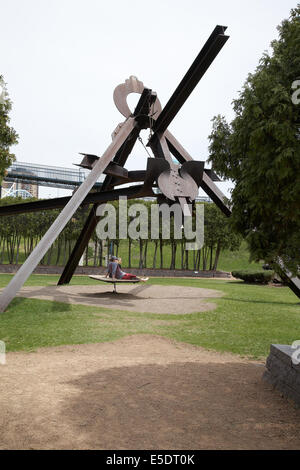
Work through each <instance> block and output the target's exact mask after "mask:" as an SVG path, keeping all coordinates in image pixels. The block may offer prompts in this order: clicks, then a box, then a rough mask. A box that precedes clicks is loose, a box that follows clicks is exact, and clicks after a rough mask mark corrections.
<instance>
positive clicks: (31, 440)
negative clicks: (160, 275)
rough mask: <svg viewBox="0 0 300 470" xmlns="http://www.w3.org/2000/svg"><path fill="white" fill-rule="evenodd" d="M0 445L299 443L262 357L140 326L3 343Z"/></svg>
mask: <svg viewBox="0 0 300 470" xmlns="http://www.w3.org/2000/svg"><path fill="white" fill-rule="evenodd" d="M0 373H1V381H0V391H1V393H0V410H1V413H0V426H1V435H0V448H1V449H8V448H13V449H54V448H57V449H299V447H300V432H299V431H300V419H299V418H300V411H299V410H297V409H295V408H294V406H293V405H292V404H291V403H289V402H287V401H286V400H284V399H283V398H281V397H280V395H279V394H278V393H276V392H274V391H273V390H272V388H271V387H270V386H269V385H268V384H266V383H265V382H263V381H262V380H261V377H262V373H263V364H262V363H260V362H254V361H251V362H250V361H247V360H243V359H241V358H239V357H238V356H233V355H230V354H219V353H215V352H208V351H206V350H203V349H201V348H198V347H193V346H191V345H187V344H183V343H177V342H174V341H171V340H168V339H165V338H161V337H157V336H150V335H139V336H130V337H126V338H124V339H122V340H119V341H114V342H110V343H102V344H90V345H78V346H61V347H56V348H45V349H41V350H39V351H38V352H35V353H8V354H7V364H6V365H2V366H0Z"/></svg>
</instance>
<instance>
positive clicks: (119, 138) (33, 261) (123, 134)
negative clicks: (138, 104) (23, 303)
mask: <svg viewBox="0 0 300 470" xmlns="http://www.w3.org/2000/svg"><path fill="white" fill-rule="evenodd" d="M135 124H136V121H135V119H134V118H133V117H130V118H128V119H127V120H126V121H125V122H124V124H123V126H122V127H121V129H120V131H119V133H118V134H117V135H116V136H115V138H114V139H113V141H112V143H111V144H110V145H109V146H108V148H107V149H106V151H105V152H104V154H103V155H102V157H101V158H100V159H99V161H98V162H97V163H96V165H95V166H94V168H93V170H92V171H91V172H90V174H89V175H88V177H87V178H86V179H85V181H84V182H83V183H82V184H81V186H79V188H78V190H77V191H76V192H75V193H74V194H73V196H72V198H71V199H70V201H69V202H68V204H67V205H66V206H65V208H64V209H63V210H62V211H61V213H60V214H59V216H58V217H57V219H56V220H55V222H54V223H53V224H52V225H51V227H50V228H49V230H48V231H47V232H46V234H45V235H44V236H43V238H42V239H41V241H40V242H39V243H38V245H37V246H36V247H35V249H34V250H33V251H32V253H31V254H30V255H29V257H28V258H27V260H26V261H25V263H24V264H23V265H22V266H21V267H20V269H19V270H18V272H17V273H16V274H15V276H14V277H13V279H12V280H11V281H10V283H9V284H8V285H7V286H6V287H5V289H4V290H3V292H2V294H1V297H0V312H4V310H5V309H6V307H7V306H8V305H9V303H10V302H11V301H12V299H13V298H14V297H15V296H16V294H17V292H18V291H19V290H20V288H21V287H22V286H23V284H24V282H25V281H26V280H27V279H28V277H29V276H30V274H31V273H32V272H33V270H34V269H35V268H36V266H37V265H38V263H39V262H40V260H41V259H42V258H43V256H44V255H45V254H46V253H47V251H48V249H49V248H50V246H51V245H52V243H53V242H54V241H55V240H56V238H57V237H58V235H59V234H60V232H61V231H62V230H63V229H64V227H65V226H66V225H67V223H68V221H69V220H70V219H71V217H72V216H73V214H74V213H75V212H76V210H77V209H78V207H79V206H80V204H81V203H82V201H83V200H84V199H85V197H86V196H87V195H88V193H89V191H90V190H91V188H92V187H93V186H94V184H95V183H96V181H97V179H98V178H99V176H100V175H101V173H103V171H104V170H105V168H106V167H107V165H108V164H109V162H110V161H111V160H112V159H113V156H114V155H115V154H116V152H117V151H118V150H119V148H120V147H121V146H122V144H123V143H124V141H125V140H126V138H127V137H128V135H129V134H130V132H131V131H132V129H133V128H134V127H135Z"/></svg>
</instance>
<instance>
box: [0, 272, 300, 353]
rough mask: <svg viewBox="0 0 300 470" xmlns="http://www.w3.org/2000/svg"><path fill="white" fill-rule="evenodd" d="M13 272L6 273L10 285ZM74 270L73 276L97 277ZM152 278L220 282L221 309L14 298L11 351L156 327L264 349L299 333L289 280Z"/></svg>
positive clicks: (0, 325)
mask: <svg viewBox="0 0 300 470" xmlns="http://www.w3.org/2000/svg"><path fill="white" fill-rule="evenodd" d="M10 278H11V276H9V275H0V285H1V287H3V286H5V285H6V284H7V282H8V281H9V279H10ZM57 280H58V276H42V275H32V276H31V277H30V279H29V280H28V282H27V285H37V286H41V285H49V284H55V283H56V281H57ZM94 282H95V281H93V280H92V279H89V278H88V277H86V276H76V277H74V278H73V281H72V283H73V284H81V285H84V284H94ZM149 282H150V283H151V284H154V285H155V284H160V285H166V286H167V285H178V286H193V287H205V288H213V289H219V290H221V291H223V292H224V294H225V295H224V297H222V298H217V299H211V301H213V302H214V303H216V304H217V309H216V310H213V311H209V312H204V313H195V314H192V315H174V316H171V315H157V314H139V313H131V312H127V311H115V310H114V311H112V310H108V309H105V308H96V307H89V306H84V305H69V304H65V303H59V302H51V301H42V300H35V299H23V298H18V299H15V300H14V301H13V302H12V303H11V305H10V306H9V308H8V310H7V311H6V312H5V313H4V314H2V315H0V340H3V341H5V342H6V347H7V350H8V351H19V350H34V349H36V348H38V347H41V346H56V345H62V344H79V343H93V342H102V341H110V340H114V339H117V338H121V337H123V336H126V335H132V334H141V333H148V334H156V335H162V336H166V337H168V338H174V339H176V340H178V341H183V342H186V343H190V344H195V345H199V346H203V347H205V348H208V349H214V350H217V351H230V352H233V353H237V354H240V355H242V356H247V357H251V358H258V357H265V356H266V355H267V354H268V351H269V347H270V343H283V344H291V342H292V341H294V340H296V339H300V303H299V299H298V298H297V297H296V296H295V295H294V294H293V293H292V292H291V291H290V290H289V289H288V288H286V287H268V286H253V285H247V284H244V283H243V282H240V281H224V280H208V279H201V280H200V279H180V278H177V279H176V278H173V279H160V278H153V279H150V281H149Z"/></svg>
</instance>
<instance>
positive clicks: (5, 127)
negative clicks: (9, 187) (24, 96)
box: [0, 75, 18, 183]
mask: <svg viewBox="0 0 300 470" xmlns="http://www.w3.org/2000/svg"><path fill="white" fill-rule="evenodd" d="M11 105H12V104H11V101H10V99H9V97H8V95H7V92H6V84H5V82H4V80H3V76H2V75H0V183H1V181H2V179H3V177H4V176H5V171H6V169H7V168H8V167H9V166H10V165H11V164H12V162H13V161H14V160H15V155H14V154H13V153H10V150H9V149H10V147H11V146H12V145H15V144H17V143H18V135H17V133H16V131H15V130H14V129H13V128H12V127H10V126H9V122H10V118H9V112H10V111H11Z"/></svg>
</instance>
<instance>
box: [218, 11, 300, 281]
mask: <svg viewBox="0 0 300 470" xmlns="http://www.w3.org/2000/svg"><path fill="white" fill-rule="evenodd" d="M299 15H300V4H298V6H297V7H296V8H295V9H293V10H292V11H291V15H290V18H289V19H287V20H284V21H283V22H282V24H281V25H280V26H279V27H278V31H279V38H278V40H275V41H273V42H272V43H271V49H272V51H271V53H270V54H268V53H264V55H263V57H262V58H261V60H260V62H259V65H258V67H257V69H256V71H255V73H253V74H250V75H249V76H248V78H247V80H246V83H245V84H244V87H243V89H242V91H241V93H240V96H239V97H238V98H237V99H235V100H234V101H233V109H234V112H235V118H234V119H233V121H232V122H231V123H230V124H228V123H227V122H226V120H225V118H224V117H223V116H220V115H218V116H216V117H214V119H213V129H212V133H211V135H210V136H209V140H210V146H209V151H210V158H209V160H210V161H211V162H212V165H213V168H214V170H215V171H216V172H217V173H219V175H220V176H222V177H225V178H228V179H231V180H232V181H233V182H234V183H235V187H234V189H233V191H232V199H231V204H232V225H233V227H234V229H235V230H236V231H238V232H240V233H241V234H242V235H243V236H244V237H245V238H246V240H247V241H248V244H249V248H250V253H251V258H252V259H255V260H259V259H265V260H266V261H267V262H271V261H272V260H274V259H277V258H278V257H281V258H283V260H284V262H285V264H286V266H287V267H288V268H289V269H290V270H291V271H292V272H293V274H296V273H297V269H298V268H297V266H299V264H300V248H299V247H300V217H299V215H300V132H299V130H300V104H299V103H298V101H299V100H295V99H292V94H293V93H294V91H293V89H292V86H294V85H295V81H296V80H297V79H299V78H300V77H299V73H300V21H299ZM296 83H298V82H296Z"/></svg>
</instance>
